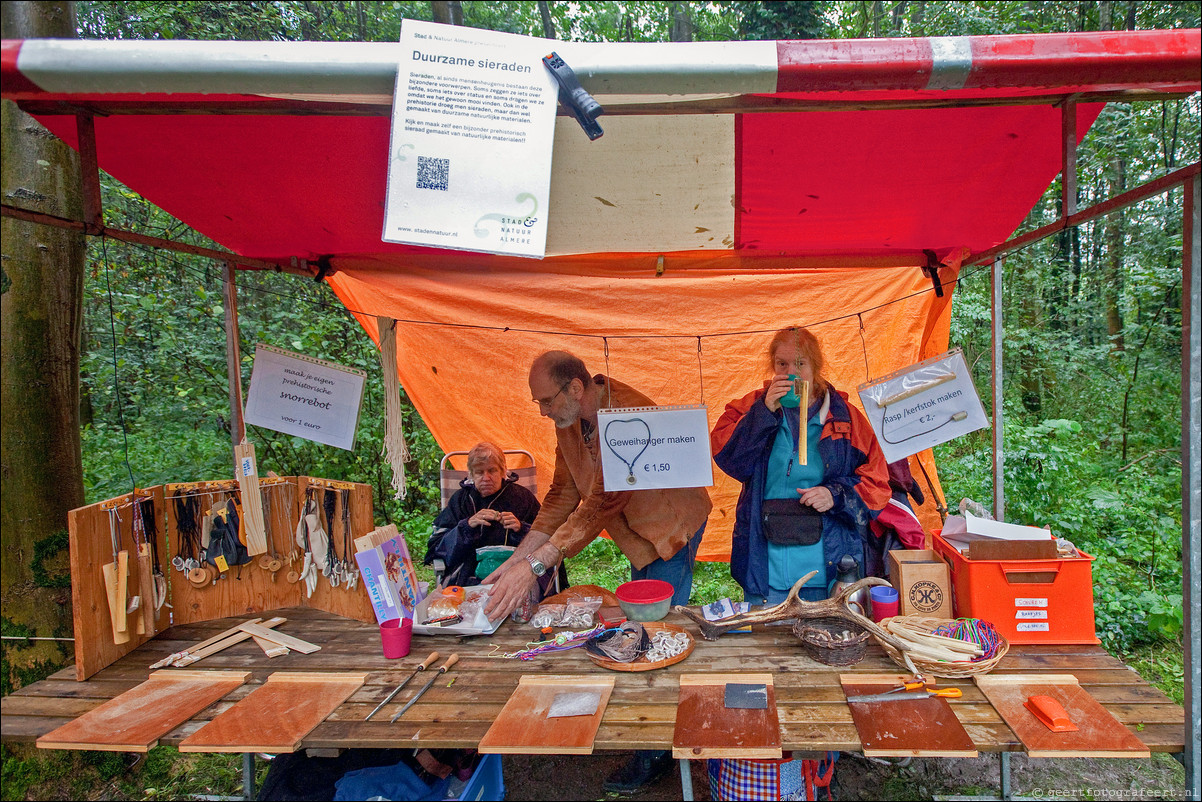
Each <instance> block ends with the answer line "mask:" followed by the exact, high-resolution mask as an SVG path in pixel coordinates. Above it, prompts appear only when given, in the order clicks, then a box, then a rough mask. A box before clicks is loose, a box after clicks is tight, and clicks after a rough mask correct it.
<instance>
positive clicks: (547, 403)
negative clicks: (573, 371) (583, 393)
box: [534, 379, 572, 409]
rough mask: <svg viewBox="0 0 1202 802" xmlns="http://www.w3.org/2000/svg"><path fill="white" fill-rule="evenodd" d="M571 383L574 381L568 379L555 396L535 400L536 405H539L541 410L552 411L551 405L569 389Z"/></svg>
mask: <svg viewBox="0 0 1202 802" xmlns="http://www.w3.org/2000/svg"><path fill="white" fill-rule="evenodd" d="M571 383H572V380H571V379H568V380H567V381H566V382H564V383H563V384H562V385H561V386H560V388H559V389H558V390H556V391H555V395H553V396H551V397H550V398H536V399H534V403H536V404H538V408H539V409H550V408H551V404H553V403H554V402H555V399H556V398H558V397H559V394H560V393H562V392H563V391H564V390H566V389H568V385H569V384H571Z"/></svg>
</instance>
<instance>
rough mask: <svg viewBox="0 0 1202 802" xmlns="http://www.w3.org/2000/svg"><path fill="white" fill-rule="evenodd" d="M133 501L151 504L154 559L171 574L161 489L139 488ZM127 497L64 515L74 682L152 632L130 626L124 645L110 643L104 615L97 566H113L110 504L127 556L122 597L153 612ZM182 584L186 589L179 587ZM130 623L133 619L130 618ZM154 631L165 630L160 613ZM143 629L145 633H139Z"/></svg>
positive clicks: (103, 591) (106, 614) (105, 595)
mask: <svg viewBox="0 0 1202 802" xmlns="http://www.w3.org/2000/svg"><path fill="white" fill-rule="evenodd" d="M138 493H139V496H147V495H149V496H150V497H151V498H152V499H154V509H155V515H156V517H157V518H158V522H159V526H158V527H156V528H157V530H158V532H159V540H158V549H159V558H160V559H161V560H162V561H163V568H164V570H167V571H169V570H171V566H170V560H171V557H170V556H169V555H168V553H167V544H166V541H165V535H164V532H163V526H162V515H163V488H162V486H156V487H150V488H144V489H142V488H140V489H139V491H138ZM131 498H132V496H131V494H128V493H127V494H125V495H122V496H117V497H116V498H112V499H108V500H106V501H103V502H98V503H96V504H90V505H88V506H86V507H79V508H77V509H74V510H71V512H70V513H68V514H67V532H68V543H69V549H70V562H71V609H72V616H73V619H74V629H75V678H76V679H77V680H81V681H82V680H85V679H87V678H88V677H90V676H92V675H93V674H95V673H96V672H97V671H99V670H100V669H102V668H104V667H105V666H107V665H109V664H111V663H113V662H114V661H116V660H118V659H119V658H121V657H124V656H125V655H126V654H128V653H129V652H131V651H133V650H134V649H136V648H137V647H138V646H141V645H142V644H143V643H145V642H146V641H147V640H149V639H150V638H151V637H152V635H153V632H145V633H143V634H138V633H137V632H136V629H135V627H134V626H132V625H131V626H129V627H128V630H127V631H128V632H129V639H128V640H126V641H125V642H124V643H119V644H118V643H114V642H113V625H112V618H111V616H110V615H109V601H108V592H107V590H106V588H105V584H104V576H103V573H102V572H101V569H100V566H102V565H104V564H106V563H111V562H112V561H113V542H112V538H111V537H110V534H109V514H108V512H107V511H106V510H105V509H104V505H106V504H108V503H109V502H113V503H115V504H116V505H117V506H118V508H119V509H120V514H121V524H120V527H119V532H120V537H121V547H122V549H125V550H127V551H128V552H129V554H130V556H131V559H130V565H131V566H133V570H131V572H130V575H129V577H128V579H127V586H126V587H127V591H126V593H127V596H129V597H133V596H141V597H142V598H143V600H144V602H145V603H147V604H150V605H151V606H152V607H153V604H154V602H153V598H154V592H153V588H143V587H142V584H143V583H144V582H145V580H144V579H143V578H142V575H141V572H140V571H138V570H137V561H136V560H135V559H133V557H136V555H137V554H138V549H137V544H136V543H135V542H134V537H133V508H132V507H131V506H128V504H129V501H130V499H131ZM185 584H186V583H185ZM130 619H131V623H132V620H133V616H131V617H130ZM155 624H156V625H155V627H153V629H155V630H162V629H164V628H165V626H166V608H164V609H163V610H162V611H160V614H158V615H156V616H155ZM143 629H145V627H143Z"/></svg>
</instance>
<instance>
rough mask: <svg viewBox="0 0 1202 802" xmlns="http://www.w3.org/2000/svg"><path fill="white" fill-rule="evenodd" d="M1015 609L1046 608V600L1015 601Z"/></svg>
mask: <svg viewBox="0 0 1202 802" xmlns="http://www.w3.org/2000/svg"><path fill="white" fill-rule="evenodd" d="M1014 606H1015V607H1047V606H1048V600H1047V599H1015V600H1014Z"/></svg>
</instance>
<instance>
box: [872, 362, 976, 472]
mask: <svg viewBox="0 0 1202 802" xmlns="http://www.w3.org/2000/svg"><path fill="white" fill-rule="evenodd" d="M859 391H860V401H861V403H863V404H864V414H865V415H867V416H868V421H869V422H870V423H871V424H872V430H873V431H874V432H876V439H877V442H879V443H880V445H881V451H883V452H884V453H885V461H886V462H894V461H896V460H899V459H903V458H904V457H908V456H910V455H911V454H917V453H918V452H919V451H923V450H925V449H928V448H930V447H932V446H937V445H939V444H940V443H946V442H947V441H948V440H952V439H954V438H956V437H959V436H960V435H962V434H968V433H969V432H975V431H976V430H977V429H984V428H985V427H986V426H988V425H989V420H988V418H986V417H985V409H984V408H983V407H982V406H981V399H980V398H978V397H977V390H976V388H975V387H974V386H973V383H972V376H971V375H969V372H968V365H966V364H965V362H964V354H963V353H961V351H960V349H959V348H953V349H952V350H950V351H948V352H947V353H944V354H940V355H939V356H937V357H932V358H931V359H928V360H926V361H924V362H919V363H918V364H917V365H910V366H909V367H906V368H902V369H901V370H899V371H896V372H894V373H891V374H889V375H888V376H885V377H884V378H882V379H877V380H875V381H871V382H866V383H864V384H861V385H860V387H859Z"/></svg>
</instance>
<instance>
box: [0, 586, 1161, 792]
mask: <svg viewBox="0 0 1202 802" xmlns="http://www.w3.org/2000/svg"><path fill="white" fill-rule="evenodd" d="M274 614H276V615H280V616H283V617H285V618H287V619H288V622H287V623H286V624H284V625H283V626H282V627H281V628H280V629H281V631H283V632H287V633H289V634H292V635H296V636H298V637H301V638H304V639H305V640H308V641H311V642H313V643H316V644H318V645H320V646H321V650H320V651H318V652H316V653H314V654H309V655H303V654H297V653H295V652H293V653H291V654H289V655H286V656H284V657H278V658H274V659H270V660H269V659H268V658H267V657H266V656H265V655H264V654H263V652H262V651H261V650H260V649H259V647H258V646H256V645H255V644H254V642H253V641H246V642H245V643H242V644H238V645H236V646H233V647H231V648H229V649H226V650H225V651H223V652H220V653H218V654H215V655H212V656H210V657H207V658H205V659H204V660H201V661H200V662H198V663H196V664H195V665H194V666H192V668H194V669H230V668H240V669H246V670H250V671H251V672H252V675H253V676H252V678H251V680H250V681H249V682H248V684H246V685H244V686H242V687H241V688H239V689H237V690H236V691H234V692H233V693H231V694H229V695H228V696H227V697H226V698H225V699H223V700H222V701H221V702H218V703H217V704H215V705H213V706H211V707H209V708H208V709H207V710H204V711H203V712H201V713H200V714H199V715H197V716H196V717H195V718H194V719H193V720H192V721H189V722H188V723H186V724H184V725H182V726H180V727H178V728H177V729H176V730H174V731H173V732H171V733H168V734H167V735H166V736H165V737H163V738H162V740H161V742H162V743H165V744H171V745H175V744H178V743H179V742H180V741H181V740H183V739H184V738H185V737H187V736H188V735H190V734H191V733H193V732H195V731H196V730H197V729H199V728H200V726H201V725H203V724H204V723H205V722H207V721H208V720H210V719H211V718H213V716H215V715H217V714H218V713H219V712H221V711H222V710H224V709H226V708H227V707H229V706H230V705H232V704H233V703H234V702H236V701H237V700H239V699H242V698H243V697H245V696H246V695H247V694H248V693H250V691H251V690H253V688H255V687H257V686H258V685H259V684H261V683H262V682H264V681H265V680H266V678H267V677H268V676H269V675H270V674H271V673H272V672H274V671H281V670H293V671H331V672H336V671H350V670H355V671H368V672H370V676H369V677H368V681H367V683H366V684H365V685H364V686H363V687H362V688H360V689H359V690H358V691H356V692H355V693H354V694H353V695H352V696H351V697H350V698H349V699H348V700H347V701H346V702H345V703H344V704H342V705H341V706H340V707H339V708H338V709H337V710H335V712H334V713H333V715H331V716H330V717H329V718H328V719H327V720H326V721H325V723H323V724H321V725H320V726H319V727H317V729H315V730H314V731H313V732H312V733H310V735H309V736H308V737H307V738H306V739H305V741H304V743H303V746H304V747H306V748H351V747H405V748H411V747H415V746H418V745H421V746H425V747H466V748H474V747H475V746H476V745H477V744H478V743H479V741H480V739H481V738H482V737H483V736H484V733H485V732H486V731H487V730H488V727H489V725H490V724H491V723H492V721H493V719H494V718H495V717H496V716H497V714H498V713H499V712H500V710H501V708H502V707H503V706H504V704H505V701H506V700H507V699H508V698H509V695H510V694H511V693H512V692H513V690H514V688H515V687H516V686H517V683H518V678H519V677H520V676H521V675H522V674H526V673H556V674H575V673H580V674H596V673H598V672H606V670H605V669H603V668H599V667H597V666H595V665H594V664H593V663H592V661H591V660H589V658H588V656H587V655H586V654H584V652H583V651H582V650H580V649H573V650H570V651H565V652H552V653H548V654H544V655H541V656H540V657H538V658H536V659H534V660H513V659H504V658H498V657H489V655H490V654H491V653H494V652H513V651H517V650H518V649H520V648H522V647H523V646H524V644H525V642H526V640H527V639H528V638H529V637H530V636H531V635H532V634H533V633H534V630H533V629H531V628H529V627H518V626H516V625H514V624H512V623H509V622H507V623H506V624H504V625H503V626H502V627H501V629H500V630H498V631H497V633H495V634H494V635H491V636H489V635H484V636H479V637H475V638H469V639H466V640H460V639H458V638H456V637H453V636H421V635H415V636H414V638H413V646H412V651H411V652H410V654H409V656H408V657H407V658H404V659H402V660H386V659H384V657H383V656H382V654H381V652H380V637H379V631H378V628H377V627H376V626H375V625H373V624H364V623H361V622H358V621H351V620H347V619H344V618H339V617H338V616H334V615H331V614H329V613H324V612H320V611H316V610H312V609H308V608H291V609H287V610H281V611H278V612H276V613H274ZM240 620H243V619H234V618H231V619H221V620H217V621H209V622H205V623H203V624H191V625H187V626H179V627H173V628H171V629H169V630H167V631H166V632H164V633H163V634H162V635H160V636H159V637H157V638H155V639H154V640H152V641H151V642H149V643H147V644H145V645H144V646H142V647H141V648H139V649H137V650H135V651H134V652H132V653H130V654H129V655H127V656H126V657H124V658H122V659H121V660H119V661H118V662H116V663H114V664H113V665H111V666H109V667H108V668H106V669H104V670H103V671H101V672H100V673H99V674H97V675H95V676H94V677H92V678H91V679H89V680H87V681H86V682H76V681H75V679H74V670H73V669H64V670H63V671H59V672H58V673H56V674H54V675H52V676H51V677H49V678H48V679H45V680H42V681H41V682H37V683H34V684H33V685H30V686H28V687H26V688H22V689H21V690H19V691H16V692H15V693H13V694H11V695H9V696H6V697H4V699H3V701H2V703H0V738H2V740H3V741H5V742H18V741H33V740H35V739H36V738H37V737H38V736H39V735H42V734H43V733H46V732H49V731H50V730H52V729H54V728H55V727H58V726H59V725H61V724H64V723H66V722H67V721H69V720H71V719H72V718H74V717H76V716H78V715H80V714H82V713H85V712H87V711H88V710H90V709H92V708H93V707H96V706H97V705H99V704H100V703H101V702H103V701H104V700H106V699H110V698H112V697H113V696H116V695H117V694H120V693H122V692H124V691H126V690H128V689H130V688H132V687H134V686H135V685H137V684H138V683H140V682H142V681H143V680H145V679H146V677H147V676H148V674H149V668H148V667H149V665H150V664H151V663H153V662H155V661H156V660H159V659H160V658H162V657H164V656H166V655H168V654H170V653H172V652H176V651H180V650H181V649H184V648H186V647H187V646H189V645H190V644H193V643H196V642H197V641H200V640H202V639H204V638H207V637H209V636H211V635H214V634H216V633H218V632H220V631H221V630H224V629H227V628H229V627H231V626H233V625H235V624H236V623H237V622H238V621H240ZM665 620H666V621H668V622H671V623H677V624H681V625H686V622H685V620H684V619H683V617H681V616H678V615H676V614H674V613H673V614H670V615H669V617H668V618H667V619H665ZM686 628H688V629H689V631H690V632H695V628H694V627H693V625H692V624H687V625H686ZM696 637H697V639H698V642H697V648H696V650H695V651H694V652H693V654H692V655H690V656H689V658H688V659H686V660H684V661H683V662H681V663H679V664H677V665H675V666H670V667H668V668H664V669H658V670H655V671H647V672H613V673H614V674H615V676H616V684H615V687H614V691H613V695H612V696H611V698H610V701H609V706H608V707H607V708H606V710H605V716H604V718H603V719H602V722H601V727H600V729H599V730H598V731H597V737H596V741H595V749H597V750H622V751H627V750H632V749H670V748H671V747H672V734H673V729H674V726H675V720H676V702H677V697H678V693H679V679H678V677H679V675H680V674H686V673H687V674H697V673H711V672H712V673H723V674H729V673H739V672H746V673H771V674H773V675H774V678H775V679H774V683H775V687H776V699H777V709H778V713H779V717H780V727H781V741H782V747H783V749H785V750H795V751H796V750H801V751H827V750H838V751H860V749H861V745H860V740H859V738H858V737H857V735H856V729H855V726H854V724H853V723H852V717H851V711H850V709H849V708H848V706H847V704H846V703H845V700H844V695H843V691H842V689H841V687H840V685H839V674H841V673H856V672H864V673H880V672H896V671H900V669H898V668H897V666H896V665H895V664H894V663H893V662H892V661H891V660H890V659H889V658H888V657H886V656H885V655H884V653H883V652H882V651H881V650H880V649H879V647H876V646H875V644H874V646H873V647H872V648H870V651H869V653H868V656H867V657H865V659H864V660H862V661H860V662H859V663H857V664H856V665H854V666H851V667H841V668H833V667H831V666H825V665H822V664H820V663H817V662H815V661H813V660H811V659H809V658H807V657H805V656H804V655H803V654H802V651H801V648H800V645H799V643H798V641H797V639H796V637H794V635H793V634H792V632H791V630H790V629H789V628H788V627H784V626H769V627H757V628H756V631H755V632H753V633H750V634H729V635H725V636H723V637H722V638H721V639H719V640H717V641H713V642H708V641H704V640H701V639H700V636H699V635H697V636H696ZM494 646H495V647H496V648H494ZM432 650H437V651H439V652H440V653H441V655H442V657H441V658H440V662H441V660H444V659H445V658H446V657H447V656H448V655H449V654H450V653H451V652H458V654H459V655H460V661H459V665H458V666H456V667H455V668H454V669H453V670H452V671H451V673H450V674H448V675H446V676H445V677H444V678H441V679H440V680H439V681H438V682H437V683H435V685H434V686H433V687H432V688H431V689H430V690H429V691H428V692H427V693H426V694H425V695H424V696H423V697H422V698H421V700H420V701H419V702H418V703H417V704H416V705H414V706H413V707H412V708H411V709H410V710H409V711H408V712H407V713H406V714H405V715H404V716H403V717H402V718H400V719H399V720H398V721H397V722H396V723H395V724H390V723H388V719H389V718H390V717H391V715H392V713H393V712H395V711H396V710H397V709H399V707H398V705H399V704H401V703H404V702H405V701H407V700H408V699H409V698H410V697H411V696H413V695H414V694H415V693H416V692H417V690H418V689H419V688H420V687H421V685H422V684H424V682H418V681H414V682H412V683H410V685H409V687H407V688H406V689H405V690H404V691H402V692H401V693H400V694H398V696H397V697H396V698H395V699H394V700H393V702H392V703H390V704H389V705H388V706H386V707H385V708H384V709H383V710H381V711H380V713H378V714H377V715H376V717H375V718H373V720H372V721H370V722H364V721H363V719H364V717H365V716H367V714H368V713H369V712H370V711H371V710H372V708H373V707H375V706H376V704H377V703H378V702H379V701H381V700H382V699H383V698H384V697H385V696H386V695H387V694H388V692H389V691H390V690H392V688H394V687H396V685H397V684H398V683H399V682H400V680H401V679H403V678H404V677H406V676H408V674H409V673H410V672H411V671H412V668H413V667H414V666H415V665H416V664H417V663H418V662H420V661H421V660H422V659H423V658H425V656H426V655H427V654H429V653H430V652H431V651H432ZM995 671H996V672H1001V673H1041V672H1047V673H1056V674H1066V673H1067V674H1073V675H1075V676H1076V677H1077V678H1078V680H1079V681H1080V683H1081V685H1082V686H1083V687H1084V688H1085V689H1086V690H1088V691H1089V693H1091V694H1092V695H1093V696H1094V698H1096V699H1097V700H1098V701H1099V702H1101V703H1102V705H1103V706H1105V707H1106V709H1107V710H1109V711H1110V712H1111V713H1112V714H1113V715H1114V716H1115V717H1116V718H1117V719H1118V720H1119V721H1121V722H1123V723H1124V724H1126V725H1127V726H1128V727H1129V728H1130V729H1131V730H1132V731H1133V732H1134V733H1135V734H1136V735H1137V736H1138V737H1139V738H1140V740H1142V741H1143V742H1144V743H1146V744H1147V745H1148V747H1149V748H1150V749H1151V750H1152V751H1153V752H1170V753H1181V752H1183V750H1184V743H1185V723H1184V722H1185V711H1184V710H1183V709H1182V708H1181V707H1180V706H1179V705H1176V704H1174V703H1173V702H1172V701H1171V700H1170V699H1169V698H1168V697H1166V696H1165V695H1164V694H1163V693H1161V692H1160V691H1159V690H1157V689H1156V688H1154V687H1152V686H1151V685H1149V684H1148V683H1146V682H1145V681H1144V680H1143V679H1141V678H1140V677H1139V675H1138V674H1136V673H1135V672H1134V671H1132V670H1130V669H1129V668H1127V667H1126V666H1124V665H1123V664H1122V663H1121V662H1119V661H1118V660H1117V659H1115V658H1114V657H1112V656H1110V655H1109V654H1107V653H1106V652H1105V651H1104V650H1103V649H1102V648H1101V647H1099V646H1014V647H1011V649H1010V653H1009V654H1008V655H1007V656H1006V657H1005V659H1004V660H1003V661H1002V662H1001V664H1000V665H999V666H998V667H997V668H996V669H995ZM422 679H423V680H424V679H425V678H424V677H423V678H422ZM452 680H453V682H452ZM940 684H941V685H954V686H956V687H959V688H960V689H961V690H962V691H963V694H964V695H963V697H962V698H960V699H954V700H951V705H952V709H953V710H954V711H955V713H956V716H957V717H958V718H959V720H960V721H961V723H963V725H964V727H965V729H966V730H967V731H968V734H969V736H970V737H971V738H972V740H973V741H974V743H975V744H976V746H977V748H978V749H979V750H980V751H981V752H998V753H1001V754H1002V755H1003V760H1004V763H1003V766H1004V768H1007V769H1008V765H1009V764H1008V760H1005V758H1006V757H1008V753H1009V752H1015V751H1018V752H1021V751H1022V744H1021V743H1019V741H1018V739H1017V738H1016V737H1015V736H1014V734H1013V733H1012V732H1011V730H1010V728H1009V727H1007V726H1006V724H1005V723H1004V722H1003V721H1002V719H1001V717H1000V716H999V715H998V713H997V711H995V710H994V709H993V707H992V706H990V704H989V702H988V701H987V700H986V699H985V697H984V696H983V695H982V694H981V692H980V691H979V690H978V689H977V687H976V686H975V685H974V684H973V682H972V681H971V680H940ZM1007 780H1008V774H1007V775H1006V776H1004V777H1003V789H1002V790H1003V794H1005V792H1006V791H1007V790H1008V785H1009V783H1008V782H1007Z"/></svg>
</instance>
